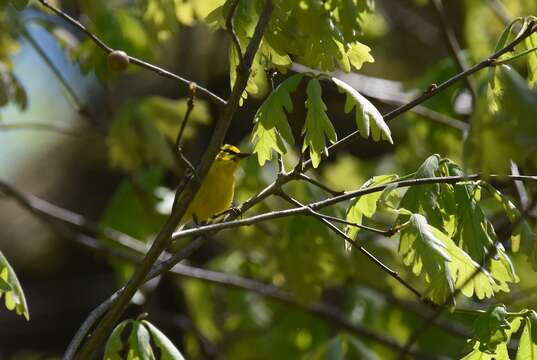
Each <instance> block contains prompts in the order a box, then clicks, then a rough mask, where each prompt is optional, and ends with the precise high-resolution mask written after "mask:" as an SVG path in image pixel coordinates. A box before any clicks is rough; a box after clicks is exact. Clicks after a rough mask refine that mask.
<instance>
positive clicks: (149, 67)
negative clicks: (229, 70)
mask: <svg viewBox="0 0 537 360" xmlns="http://www.w3.org/2000/svg"><path fill="white" fill-rule="evenodd" d="M38 1H39V3H41V4H42V5H43V6H45V7H46V8H48V9H50V10H51V11H52V12H54V13H55V14H56V15H58V16H60V17H61V18H63V19H65V20H66V21H67V22H69V23H70V24H71V25H73V26H74V27H75V28H77V29H79V30H80V31H82V32H83V33H84V34H86V36H88V37H89V38H90V39H91V40H93V42H94V43H95V44H97V46H99V47H100V48H101V49H102V50H103V51H104V52H105V53H106V54H110V53H111V52H112V51H114V50H115V49H112V48H111V47H110V46H108V45H107V44H106V43H105V42H104V41H102V40H101V39H100V38H99V37H98V36H97V35H95V34H94V33H92V32H91V31H89V30H88V29H87V28H86V27H85V26H84V25H82V24H81V23H80V22H79V21H77V20H75V19H74V18H72V17H71V16H69V15H67V14H66V13H65V12H63V11H62V10H60V9H59V8H57V7H55V6H54V5H52V4H51V3H50V2H49V1H48V0H38ZM128 57H129V62H130V63H131V64H135V65H137V66H140V67H142V68H145V69H147V70H150V71H152V72H154V73H156V74H158V75H160V76H162V77H165V78H168V79H172V80H175V81H178V82H180V83H181V84H183V85H186V86H188V85H189V84H190V83H191V81H189V80H187V79H185V78H183V77H182V76H179V75H177V74H174V73H172V72H171V71H168V70H165V69H163V68H161V67H158V66H156V65H153V64H150V63H148V62H145V61H143V60H140V59H138V58H135V57H133V56H130V55H128ZM197 88H198V91H199V92H200V93H201V94H202V95H203V96H205V97H206V98H207V99H208V100H210V101H211V102H212V103H214V104H215V105H217V106H220V107H221V106H223V105H225V103H226V102H225V100H223V99H222V98H220V97H219V96H218V95H216V94H214V93H213V92H211V91H209V90H207V89H206V88H204V87H203V86H199V85H197Z"/></svg>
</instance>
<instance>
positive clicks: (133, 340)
mask: <svg viewBox="0 0 537 360" xmlns="http://www.w3.org/2000/svg"><path fill="white" fill-rule="evenodd" d="M150 341H151V340H150V336H149V331H148V330H147V328H146V327H145V326H143V325H142V323H141V322H139V321H135V322H134V324H133V329H132V332H131V336H130V337H129V347H130V349H129V358H132V359H140V360H154V359H155V355H154V353H153V349H152V348H151V343H150Z"/></svg>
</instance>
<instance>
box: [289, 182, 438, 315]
mask: <svg viewBox="0 0 537 360" xmlns="http://www.w3.org/2000/svg"><path fill="white" fill-rule="evenodd" d="M278 195H280V196H281V197H282V198H283V199H285V200H286V201H288V202H289V203H290V204H292V205H294V206H300V207H304V205H303V204H302V203H300V202H299V201H297V200H295V199H293V198H292V197H291V196H289V195H287V194H286V193H284V192H283V191H282V192H280V193H279V194H278ZM305 207H306V208H307V209H308V212H309V213H310V214H311V215H313V216H314V217H316V218H318V219H319V221H321V222H322V223H323V224H325V225H326V226H327V227H328V228H329V229H330V230H332V231H333V232H334V233H335V234H336V235H338V236H339V237H341V238H343V239H344V240H345V241H346V242H347V243H349V244H351V245H352V247H354V248H355V249H356V250H358V251H360V252H361V253H362V254H364V255H365V256H366V257H367V258H368V259H369V260H371V261H372V262H373V263H374V264H375V265H377V266H378V267H379V268H381V269H382V270H383V271H384V272H385V273H386V274H388V275H390V276H391V277H393V278H394V279H395V280H396V281H398V282H399V283H400V284H401V285H403V286H404V287H405V288H407V289H408V290H410V292H412V293H413V294H414V295H416V296H417V297H418V299H420V300H422V301H424V302H425V303H427V304H429V305H433V304H432V303H430V302H427V301H425V297H424V296H423V295H422V294H421V293H420V292H419V291H418V290H417V289H415V288H414V287H413V286H412V285H410V283H408V282H407V281H406V280H405V279H403V278H402V277H401V276H400V275H399V273H398V272H397V271H394V270H392V269H390V268H389V267H388V266H386V265H385V264H384V263H383V262H382V261H380V260H379V259H377V258H376V257H375V255H373V254H371V253H370V252H369V251H368V250H366V249H365V248H364V247H363V246H362V245H360V244H359V243H358V242H357V241H356V240H354V239H352V238H350V237H348V236H347V234H345V233H344V232H343V231H341V230H340V229H339V228H338V227H337V226H335V225H334V224H332V223H331V222H330V221H328V220H326V219H325V218H323V217H322V216H319V215H320V214H319V215H318V213H316V212H315V211H314V210H313V209H311V208H310V207H309V206H307V205H306V206H305Z"/></svg>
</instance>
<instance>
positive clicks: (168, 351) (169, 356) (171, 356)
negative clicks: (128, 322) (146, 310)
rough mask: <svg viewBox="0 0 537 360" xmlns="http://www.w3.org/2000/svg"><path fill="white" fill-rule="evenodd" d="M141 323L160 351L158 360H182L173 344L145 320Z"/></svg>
mask: <svg viewBox="0 0 537 360" xmlns="http://www.w3.org/2000/svg"><path fill="white" fill-rule="evenodd" d="M142 323H143V324H144V325H145V326H146V327H147V328H148V329H149V332H150V333H151V337H152V338H153V341H154V342H155V345H156V346H157V347H158V348H159V350H160V357H159V359H160V360H184V357H183V355H181V353H180V352H179V350H177V348H176V347H175V346H174V345H173V343H172V342H171V341H170V339H168V337H166V335H164V334H163V333H162V332H161V331H160V330H159V329H157V328H156V327H155V326H154V325H153V324H151V323H150V322H148V321H146V320H142Z"/></svg>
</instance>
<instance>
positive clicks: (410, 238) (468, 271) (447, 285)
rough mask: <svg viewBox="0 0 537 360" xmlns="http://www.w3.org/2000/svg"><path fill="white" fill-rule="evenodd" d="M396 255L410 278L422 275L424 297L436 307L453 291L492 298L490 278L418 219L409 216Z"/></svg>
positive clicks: (469, 258)
mask: <svg viewBox="0 0 537 360" xmlns="http://www.w3.org/2000/svg"><path fill="white" fill-rule="evenodd" d="M399 253H400V254H401V255H402V256H403V262H404V263H405V265H408V266H412V270H413V272H414V274H416V275H420V274H421V272H422V270H423V271H424V273H425V280H426V281H427V283H429V288H428V291H427V295H428V296H429V297H430V298H431V300H433V301H435V302H437V303H439V304H441V303H443V302H445V301H446V300H448V299H450V298H451V294H452V293H453V291H454V289H461V292H462V294H463V295H465V296H467V297H471V296H473V295H474V294H475V295H476V296H477V297H478V298H479V299H483V298H487V297H491V296H492V295H493V294H494V289H495V288H496V286H497V285H496V282H495V281H494V279H493V278H492V276H491V275H490V274H489V273H488V272H487V271H485V270H484V269H482V268H481V267H480V266H479V264H477V263H476V262H475V261H473V260H472V258H471V257H470V256H469V255H468V254H467V253H465V252H464V251H463V250H462V249H461V248H459V247H458V246H457V245H456V244H455V243H454V242H453V240H451V238H449V237H448V236H447V235H445V234H444V233H442V232H441V231H440V230H438V229H437V228H435V227H434V226H431V225H429V224H428V223H427V220H426V219H425V218H424V217H423V216H422V215H419V214H413V215H412V216H411V217H410V220H409V223H408V226H406V227H405V228H403V230H402V231H401V239H400V243H399ZM450 300H454V299H450Z"/></svg>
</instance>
